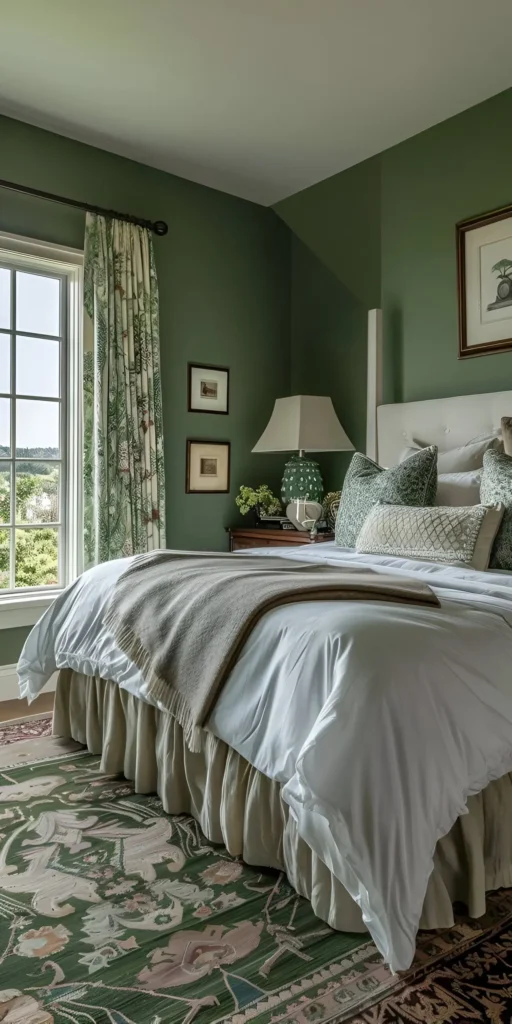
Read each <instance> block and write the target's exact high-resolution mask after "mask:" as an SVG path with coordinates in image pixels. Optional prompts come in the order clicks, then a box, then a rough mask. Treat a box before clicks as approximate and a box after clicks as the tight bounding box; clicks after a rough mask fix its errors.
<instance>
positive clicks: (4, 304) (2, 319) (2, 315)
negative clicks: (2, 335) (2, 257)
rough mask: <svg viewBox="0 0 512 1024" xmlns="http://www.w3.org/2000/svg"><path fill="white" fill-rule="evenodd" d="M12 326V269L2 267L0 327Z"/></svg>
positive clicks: (0, 269) (0, 280)
mask: <svg viewBox="0 0 512 1024" xmlns="http://www.w3.org/2000/svg"><path fill="white" fill-rule="evenodd" d="M10 326H11V271H10V270H6V269H5V267H0V327H10Z"/></svg>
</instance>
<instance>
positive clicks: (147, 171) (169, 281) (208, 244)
mask: <svg viewBox="0 0 512 1024" xmlns="http://www.w3.org/2000/svg"><path fill="white" fill-rule="evenodd" d="M0 178H3V179H7V180H11V181H15V182H21V183H22V184H26V185H29V186H32V187H35V188H39V189H43V190H46V191H49V192H54V193H58V194H61V195H65V196H69V197H70V198H74V199H79V200H85V201H88V202H90V203H94V204H98V205H101V206H105V207H108V208H115V209H118V210H122V211H128V212H130V213H134V214H138V215H140V216H142V217H145V218H148V219H151V220H157V219H160V220H165V221H167V223H168V225H169V234H168V235H167V236H166V237H165V238H155V254H156V263H157V271H158V281H159V288H160V318H161V353H162V355H161V359H162V387H163V412H164V432H165V460H166V474H167V483H166V486H167V523H168V526H167V538H168V544H169V546H176V547H183V548H187V547H190V548H207V549H222V548H226V543H227V542H226V535H225V531H224V527H226V526H228V525H229V524H230V523H233V522H234V521H236V520H237V514H236V508H235V505H234V496H235V493H236V491H237V490H238V488H239V486H240V484H241V483H248V484H255V483H259V482H261V481H268V483H269V484H270V485H271V486H277V485H278V484H279V480H280V475H281V472H280V471H281V468H282V466H281V463H280V462H279V460H278V459H277V458H275V457H272V456H263V455H260V456H257V457H256V456H251V454H250V451H251V448H252V446H253V444H254V443H255V441H256V440H257V438H258V436H259V435H260V433H261V432H262V431H263V429H264V427H265V425H266V422H267V420H268V418H269V416H270V412H271V410H272V407H273V403H274V399H275V398H277V397H279V396H282V395H286V394H289V385H290V334H289V300H290V295H289V285H290V277H289V231H288V229H287V228H286V227H285V226H284V224H283V223H282V222H281V221H280V219H279V218H278V217H277V216H276V215H275V213H274V212H273V211H272V210H269V209H264V208H263V207H260V206H257V205H255V204H253V203H249V202H245V201H244V200H241V199H237V198H235V197H232V196H229V195H226V194H224V193H221V192H217V191H215V190H213V189H208V188H204V187H202V186H201V185H196V184H194V183H192V182H189V181H186V180H184V179H183V178H177V177H174V176H173V175H170V174H165V173H163V172H161V171H157V170H154V169H152V168H149V167H146V166H144V165H142V164H138V163H135V162H133V161H130V160H125V159H123V158H122V157H117V156H114V155H112V154H110V153H106V152H104V151H103V150H99V149H95V148H93V147H91V146H85V145H82V144H81V143H78V142H73V141H72V140H70V139H65V138H63V137H61V136H58V135H54V134H52V133H51V132H46V131H42V130H40V129H38V128H33V127H31V126H29V125H26V124H24V123H22V122H20V121H14V120H11V119H9V118H0ZM0 230H3V231H9V232H14V233H16V234H21V235H27V236H30V237H33V238H42V239H45V240H46V241H52V242H57V243H61V244H64V245H70V246H74V247H77V248H82V246H83V235H84V215H83V214H82V213H81V212H80V211H74V210H72V209H69V208H67V207H61V206H56V205H53V204H51V203H47V202H43V201H41V200H37V199H31V198H28V197H26V196H21V195H16V194H14V193H11V192H6V191H4V190H0ZM189 360H194V361H199V362H200V361H201V360H203V361H205V362H208V363H219V364H221V365H225V366H229V367H230V371H231V379H230V413H229V416H214V415H211V414H210V415H208V414H197V413H196V414H194V413H188V412H187V362H188V361H189ZM187 437H195V438H207V439H212V440H214V439H215V440H221V441H224V440H226V441H231V493H230V494H229V495H204V496H203V495H186V494H185V440H186V438H187ZM26 632H27V631H26V630H18V631H12V632H11V631H7V630H0V665H1V664H10V663H11V662H13V661H15V660H16V658H17V655H18V653H19V650H20V648H21V645H22V641H23V639H24V636H25V634H26Z"/></svg>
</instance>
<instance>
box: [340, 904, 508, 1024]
mask: <svg viewBox="0 0 512 1024" xmlns="http://www.w3.org/2000/svg"><path fill="white" fill-rule="evenodd" d="M487 902H488V907H489V910H488V914H487V915H486V918H487V925H488V927H487V928H486V929H484V930H483V931H482V930H481V926H482V923H483V919H481V920H480V921H479V922H478V925H477V928H479V929H480V931H479V932H478V931H475V933H474V935H473V937H472V938H471V939H469V940H468V941H467V942H463V943H462V944H461V945H459V946H458V947H457V948H456V949H454V950H453V951H451V952H449V953H445V955H444V956H443V957H442V958H441V959H440V960H439V962H438V963H433V962H432V961H431V960H430V961H428V960H427V962H426V963H425V964H423V966H421V967H420V966H418V963H417V962H416V963H415V965H414V966H413V968H411V971H410V972H408V974H407V977H405V978H402V979H401V984H400V987H399V988H398V989H395V990H394V992H393V993H392V995H390V996H388V997H387V998H384V999H382V1000H380V1001H379V1002H378V1003H377V1004H376V1005H374V1006H372V1007H368V1008H367V1009H366V1010H365V1011H364V1012H363V1013H358V1014H356V1016H352V1017H350V1022H351V1024H420V1022H421V1024H510V1022H511V1021H512V892H511V891H510V890H507V891H504V890H502V891H501V892H498V893H493V894H491V895H490V896H489V897H488V901H487ZM493 919H494V922H493ZM422 951H423V953H424V954H425V955H426V956H427V957H428V953H429V948H428V945H423V949H422ZM417 959H418V958H417Z"/></svg>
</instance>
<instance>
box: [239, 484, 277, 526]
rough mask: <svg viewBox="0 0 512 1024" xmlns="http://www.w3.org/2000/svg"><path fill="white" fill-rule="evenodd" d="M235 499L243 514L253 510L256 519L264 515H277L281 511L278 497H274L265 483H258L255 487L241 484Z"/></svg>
mask: <svg viewBox="0 0 512 1024" xmlns="http://www.w3.org/2000/svg"><path fill="white" fill-rule="evenodd" d="M235 501H236V504H237V505H238V508H239V509H240V512H241V513H242V515H243V516H246V515H247V513H248V512H251V510H253V511H254V512H255V513H256V519H257V520H259V519H262V518H264V517H265V516H278V515H280V513H281V512H282V508H281V502H280V501H279V498H276V496H275V494H273V493H272V491H271V490H270V487H267V484H260V486H259V487H256V488H254V487H244V486H242V487H241V488H240V494H237V496H236V498H235Z"/></svg>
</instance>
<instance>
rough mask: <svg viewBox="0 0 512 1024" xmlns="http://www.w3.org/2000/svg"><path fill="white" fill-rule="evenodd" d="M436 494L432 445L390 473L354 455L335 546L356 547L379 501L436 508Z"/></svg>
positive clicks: (338, 520)
mask: <svg viewBox="0 0 512 1024" xmlns="http://www.w3.org/2000/svg"><path fill="white" fill-rule="evenodd" d="M511 461H512V460H511ZM436 490H437V448H436V446H435V445H431V446H430V448H422V449H421V450H420V451H419V452H418V453H417V454H416V455H411V457H410V458H409V459H407V460H406V461H405V462H401V463H400V465H399V466H393V468H392V469H382V467H381V466H378V465H377V463H376V462H372V460H371V459H369V458H368V457H367V456H366V455H361V454H360V452H356V454H355V455H354V456H353V457H352V461H351V463H350V466H349V468H348V471H347V475H346V477H345V482H344V484H343V491H342V495H341V501H340V507H339V511H338V518H337V519H336V532H335V539H336V544H339V546H340V547H342V548H353V547H355V543H356V537H357V536H358V534H359V531H360V529H361V527H362V525H363V523H364V521H365V519H366V516H367V515H368V513H369V512H370V511H371V509H372V508H373V506H374V505H376V503H377V502H378V501H385V502H386V503H387V504H390V505H435V502H436ZM483 500H484V499H483V498H482V501H483Z"/></svg>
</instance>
